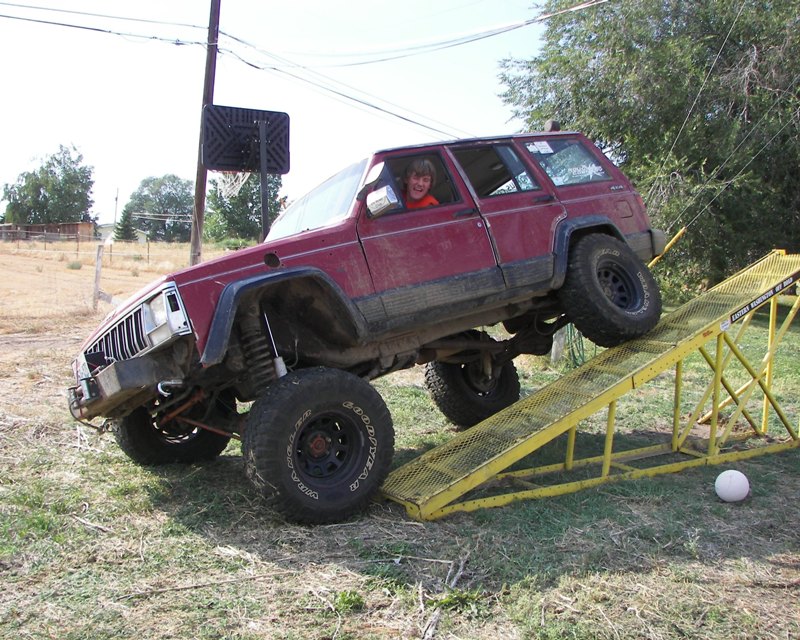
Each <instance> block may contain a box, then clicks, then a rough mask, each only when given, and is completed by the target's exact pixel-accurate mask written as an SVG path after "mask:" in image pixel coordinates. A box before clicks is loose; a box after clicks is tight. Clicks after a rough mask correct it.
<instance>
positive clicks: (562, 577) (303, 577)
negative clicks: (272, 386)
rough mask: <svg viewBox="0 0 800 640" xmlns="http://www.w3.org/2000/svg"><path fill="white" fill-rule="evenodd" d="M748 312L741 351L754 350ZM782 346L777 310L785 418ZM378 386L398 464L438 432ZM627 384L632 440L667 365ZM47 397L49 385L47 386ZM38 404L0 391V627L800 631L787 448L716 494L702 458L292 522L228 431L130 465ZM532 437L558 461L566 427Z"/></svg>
mask: <svg viewBox="0 0 800 640" xmlns="http://www.w3.org/2000/svg"><path fill="white" fill-rule="evenodd" d="M754 330H755V331H754V333H755V335H753V336H752V338H753V340H752V344H751V343H750V340H751V337H750V336H748V338H747V341H746V343H745V344H744V347H743V348H747V349H752V350H753V351H754V352H757V349H756V347H757V345H756V344H755V342H757V340H755V338H757V337H759V336H760V337H761V338H763V337H764V331H765V328H764V326H763V323H756V326H755V327H754ZM798 354H800V331H798V329H797V328H793V329H792V330H791V332H790V334H789V335H788V336H787V338H786V343H785V345H784V346H783V347H782V349H781V351H780V352H779V356H778V359H777V360H776V366H777V368H778V371H777V373H776V378H775V382H774V388H775V390H776V393H777V394H778V395H779V396H780V398H781V401H782V402H783V403H785V406H784V408H785V409H786V410H787V411H789V412H790V413H791V419H792V421H793V424H794V425H797V424H798V413H800V411H798V409H800V408H799V407H798V402H800V401H798V400H797V398H798V397H800V359H798V357H797V356H798ZM42 357H43V358H46V357H47V355H46V354H45V355H42ZM61 365H63V363H56V364H55V365H53V366H61ZM42 366H43V367H44V366H46V365H45V364H42ZM518 367H519V368H520V372H521V378H522V382H523V388H525V389H527V390H531V391H532V390H533V389H535V388H538V387H540V386H543V385H544V384H547V383H548V382H549V381H552V380H555V379H557V377H558V376H559V375H560V373H562V371H560V370H558V369H557V368H554V367H553V366H552V365H551V364H550V363H549V361H548V360H547V359H546V358H532V357H526V358H521V359H520V362H519V363H518ZM686 369H687V370H686V376H687V377H686V382H685V391H686V394H687V403H689V402H690V401H691V400H692V399H693V398H695V397H697V396H699V394H700V393H701V392H702V390H703V388H704V384H705V382H704V381H707V379H708V371H707V367H706V365H705V364H704V363H703V362H700V361H699V359H696V358H692V359H691V361H689V362H687V366H686ZM731 375H732V377H734V375H738V374H733V373H732V374H731ZM56 382H58V380H57V381H56ZM375 386H376V387H377V388H378V389H379V390H380V392H381V394H382V395H383V396H384V398H385V399H386V401H387V403H388V405H389V407H390V409H391V411H392V415H393V418H394V422H395V428H396V431H397V455H396V460H395V463H394V464H395V465H399V464H402V463H403V462H405V461H407V460H409V459H411V458H412V457H414V456H416V455H418V454H419V453H420V452H422V451H425V450H427V449H430V448H431V447H434V446H436V445H437V444H440V443H442V442H445V441H446V440H447V439H449V438H451V437H452V436H453V435H454V434H455V433H456V431H455V429H454V428H453V427H452V426H451V425H449V424H448V423H447V422H446V421H445V420H444V419H443V418H442V417H441V415H440V414H439V413H438V412H437V411H436V410H435V409H434V408H433V406H432V405H431V403H430V401H429V400H428V398H427V394H426V392H425V390H424V388H423V387H422V383H421V377H420V376H419V374H413V373H403V374H399V375H397V376H391V377H389V378H386V379H383V380H379V381H376V383H375ZM642 392H643V395H641V396H639V395H635V394H632V395H631V396H630V397H626V398H625V399H624V400H623V401H621V402H620V406H619V407H618V438H619V439H620V440H621V441H622V442H623V443H630V444H631V445H632V446H638V444H639V443H640V442H642V441H647V440H648V438H650V437H651V436H652V434H653V430H654V429H656V428H657V427H658V428H663V426H664V425H667V426H668V425H669V421H670V418H671V393H672V384H671V380H670V379H669V378H668V376H665V377H664V378H660V379H659V380H658V381H657V382H656V384H655V385H654V386H653V387H652V388H651V387H648V388H645V389H643V390H642ZM61 394H62V391H61V389H60V387H59V386H58V385H57V384H55V383H54V385H53V389H52V397H53V404H56V403H58V402H61V403H62V404H63V397H62V395H61ZM7 406H8V405H3V407H7ZM49 407H50V403H48V406H47V408H45V407H44V406H43V407H42V408H41V410H37V411H32V415H35V416H36V417H33V418H31V419H21V418H18V417H14V415H15V414H13V412H11V411H7V410H6V409H4V408H0V638H9V639H10V638H26V639H27V638H36V639H38V638H42V639H44V638H51V637H58V638H62V639H63V638H66V639H75V640H77V639H81V640H83V639H85V638H92V639H101V640H105V639H109V640H110V639H112V638H113V639H115V640H117V639H125V638H131V639H137V640H140V639H142V638H147V639H148V640H150V639H155V640H160V639H167V638H171V639H172V638H186V639H190V638H191V639H195V638H201V639H222V638H225V639H231V640H233V639H236V640H256V639H263V638H283V639H294V638H296V639H298V640H299V639H303V640H306V639H318V640H322V639H326V640H327V639H333V638H336V639H337V640H342V639H346V638H353V639H356V638H357V639H362V638H367V639H370V638H375V639H389V638H392V639H393V638H419V637H423V636H424V634H425V633H426V630H428V631H427V632H428V634H429V635H428V637H437V638H469V639H477V640H481V639H496V638H525V639H552V640H556V639H559V640H560V639H562V638H576V639H586V640H588V639H592V640H594V639H597V638H600V639H605V638H608V639H609V640H610V639H631V640H633V639H639V638H659V639H667V640H672V639H676V640H677V639H679V638H709V639H712V640H715V639H719V640H723V639H724V640H729V639H731V638H735V639H744V638H759V639H762V638H763V639H771V638H775V639H778V638H789V637H800V609H798V607H797V606H795V601H796V599H797V594H798V585H799V584H800V529H799V528H798V525H797V523H798V522H800V501H799V500H798V489H800V453H799V452H798V451H797V450H792V451H788V452H784V453H781V454H777V455H770V456H762V457H757V458H753V459H750V460H746V461H741V462H737V463H736V464H734V465H730V466H733V467H735V468H737V469H740V470H742V471H743V472H745V474H747V476H748V477H749V479H750V482H751V486H752V495H751V496H750V497H749V498H748V499H746V500H745V501H743V502H741V503H735V504H725V503H722V502H720V501H719V500H718V499H717V498H716V496H715V495H714V491H713V483H714V479H715V477H716V475H717V474H718V473H719V471H720V468H718V467H700V468H695V469H689V470H685V471H683V472H680V473H677V474H672V475H664V476H657V477H654V478H649V479H644V480H639V481H631V482H622V483H617V484H609V485H604V486H602V487H599V488H596V489H590V490H585V491H582V492H578V493H574V494H570V495H565V496H560V497H556V498H550V499H544V500H535V501H523V502H517V503H514V504H512V505H510V506H508V507H504V508H499V509H485V510H479V511H476V512H473V513H465V514H456V515H453V516H450V517H448V518H444V519H442V520H440V521H434V522H416V521H412V520H410V519H409V518H408V517H407V516H406V515H405V513H404V511H403V509H402V508H401V507H400V506H398V505H395V504H392V503H375V504H374V505H372V506H371V508H370V509H369V511H368V513H366V514H365V515H364V516H363V517H360V518H358V519H355V520H353V521H350V522H347V523H343V524H340V525H331V526H320V527H302V526H296V525H292V524H290V523H287V522H285V521H283V520H282V519H280V518H279V517H278V516H276V515H275V514H274V513H272V512H270V511H269V510H268V509H266V508H265V507H264V506H263V505H262V504H261V502H260V501H259V499H258V498H257V497H256V495H255V492H254V491H253V490H252V489H251V488H250V486H249V485H248V483H247V481H246V479H245V477H244V473H243V470H242V464H241V450H240V448H239V446H238V445H237V444H232V445H231V446H230V447H229V448H228V449H227V450H226V451H225V453H224V454H223V455H222V456H221V457H220V458H219V459H217V460H216V461H213V462H210V463H206V464H198V465H167V466H164V467H158V468H143V467H139V466H137V465H135V464H133V463H132V462H130V461H129V460H128V459H127V458H126V457H125V456H124V455H123V454H122V453H121V452H120V451H119V450H118V448H117V447H116V444H115V443H114V440H113V438H112V437H111V436H110V435H109V434H103V435H98V434H96V433H94V432H91V431H89V430H87V429H85V428H83V427H80V428H79V429H76V425H75V423H74V422H73V421H72V420H71V419H70V418H69V416H68V415H65V413H66V410H64V411H63V412H59V411H53V410H52V409H50V408H49ZM604 429H605V417H604V415H599V416H596V417H593V418H592V419H591V420H588V421H587V422H586V424H585V425H582V426H581V429H580V437H579V447H580V448H581V450H586V451H590V450H593V449H596V448H597V447H598V446H600V447H602V434H603V432H604ZM76 431H77V433H79V434H80V435H81V437H80V438H76ZM775 433H776V434H777V433H778V432H777V431H776V432H775ZM536 455H537V456H539V457H540V458H541V459H543V460H544V459H547V460H550V459H552V460H558V459H559V457H560V456H562V455H563V442H554V443H553V444H551V445H549V446H548V447H545V448H544V450H543V451H541V452H539V453H537V454H536ZM524 462H525V463H527V462H530V461H529V460H526V461H524Z"/></svg>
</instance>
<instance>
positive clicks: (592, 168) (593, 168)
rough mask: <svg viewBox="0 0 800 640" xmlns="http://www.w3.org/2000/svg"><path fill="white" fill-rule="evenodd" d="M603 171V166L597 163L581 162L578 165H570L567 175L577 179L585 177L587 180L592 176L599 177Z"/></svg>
mask: <svg viewBox="0 0 800 640" xmlns="http://www.w3.org/2000/svg"><path fill="white" fill-rule="evenodd" d="M604 173H605V172H604V171H603V167H601V166H600V165H599V164H583V165H581V166H579V167H570V168H569V175H570V176H571V177H573V178H577V179H579V180H578V181H581V180H580V178H585V179H587V180H591V179H592V178H599V177H601V176H602V175H603V174H604Z"/></svg>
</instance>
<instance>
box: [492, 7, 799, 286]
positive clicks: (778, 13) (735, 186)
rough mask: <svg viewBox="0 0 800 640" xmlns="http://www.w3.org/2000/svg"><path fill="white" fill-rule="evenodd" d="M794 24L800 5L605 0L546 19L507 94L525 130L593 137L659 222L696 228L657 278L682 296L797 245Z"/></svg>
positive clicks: (514, 63)
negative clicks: (539, 42)
mask: <svg viewBox="0 0 800 640" xmlns="http://www.w3.org/2000/svg"><path fill="white" fill-rule="evenodd" d="M573 4H574V3H573V2H572V0H553V1H549V2H545V3H543V4H542V5H541V6H540V7H539V8H540V10H541V11H542V12H544V13H550V12H556V11H558V10H561V9H564V8H567V7H568V6H572V5H573ZM799 27H800V17H799V16H798V11H797V2H796V1H794V0H774V1H770V2H759V1H756V0H698V1H695V2H678V1H674V0H638V1H637V2H608V3H605V4H602V5H598V6H597V7H595V8H593V9H591V10H584V11H577V12H571V13H565V14H562V15H557V16H555V17H553V18H551V19H550V20H549V21H548V22H547V29H546V33H545V42H544V46H543V47H542V49H541V52H540V54H539V55H537V56H536V57H534V58H532V59H530V60H517V59H507V60H504V61H503V63H502V75H501V77H502V81H503V83H504V85H505V86H506V91H505V92H504V94H503V99H504V100H505V101H506V103H507V104H508V105H509V106H511V107H512V109H513V112H514V115H515V116H517V117H519V118H521V119H522V120H523V121H524V122H525V124H526V127H527V128H528V129H529V130H534V131H535V130H540V129H541V128H542V125H543V123H544V122H545V121H546V120H548V119H550V118H556V119H557V120H559V121H560V122H561V125H562V128H563V129H577V130H581V131H583V132H585V133H586V134H587V135H588V136H589V137H590V138H592V139H594V140H595V141H596V142H597V143H598V144H599V145H600V146H601V147H602V148H604V149H605V150H606V151H607V152H608V153H609V155H611V156H612V157H613V158H614V159H615V160H616V161H617V162H619V163H620V164H621V165H622V167H623V169H624V170H625V172H626V173H627V175H628V176H629V177H631V179H632V180H634V182H635V183H636V185H637V187H638V188H639V190H640V191H641V192H642V194H643V195H644V196H645V201H646V204H647V205H648V208H649V211H650V215H651V218H652V219H653V221H654V223H655V226H658V227H661V228H663V229H665V230H667V231H668V232H669V234H670V235H671V234H674V233H676V232H677V231H678V230H679V229H680V228H681V227H682V226H688V233H687V234H686V235H685V236H684V237H683V239H682V240H681V241H680V242H679V243H678V244H677V245H676V247H675V248H674V249H673V250H672V251H671V252H670V253H669V254H668V257H667V258H666V259H665V260H664V262H663V264H662V265H661V267H660V268H659V270H658V274H657V275H658V276H659V278H660V279H661V280H662V286H664V287H665V288H666V289H667V293H668V296H669V295H670V294H671V295H673V296H675V295H677V296H678V297H681V296H684V297H685V296H686V294H688V293H690V292H691V290H692V289H694V288H698V287H703V286H705V285H707V284H713V283H716V282H718V281H720V280H722V279H723V278H724V277H725V276H726V275H728V274H730V273H731V272H733V271H735V270H738V269H739V268H742V267H744V266H746V265H747V264H749V263H751V262H752V261H753V260H754V259H756V258H758V257H760V256H762V255H763V254H765V253H766V252H767V251H769V250H770V249H772V248H776V247H777V248H784V249H787V250H789V251H793V252H794V251H798V250H800V226H799V225H798V221H799V217H800V212H799V211H798V205H799V204H800V178H799V177H798V170H800V131H799V129H798V123H800V97H798V91H797V86H798V80H800V35H798V34H800V28H799Z"/></svg>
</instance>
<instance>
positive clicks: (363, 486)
mask: <svg viewBox="0 0 800 640" xmlns="http://www.w3.org/2000/svg"><path fill="white" fill-rule="evenodd" d="M242 454H243V455H244V461H245V471H246V473H247V476H248V478H249V479H250V481H251V482H252V483H253V484H254V485H255V487H256V488H257V489H258V491H259V492H260V493H261V494H262V496H263V497H264V498H265V499H266V500H267V502H268V504H269V505H270V506H271V507H272V508H274V509H275V510H276V511H278V512H279V513H280V514H282V515H283V516H284V517H285V518H287V519H288V520H292V521H294V522H300V523H305V524H323V523H330V522H339V521H342V520H345V519H347V518H349V517H350V516H352V515H354V514H356V513H359V512H361V511H363V510H364V509H366V507H367V505H368V504H369V502H370V500H371V499H372V498H373V497H374V496H375V495H376V494H377V492H378V490H379V489H380V487H381V485H382V484H383V481H384V479H385V478H386V474H387V473H388V471H389V466H390V464H391V461H392V456H393V455H394V427H393V425H392V418H391V416H390V415H389V410H388V409H387V407H386V404H385V403H384V402H383V399H382V398H381V397H380V395H378V392H377V391H375V389H373V388H372V386H371V385H370V384H369V383H368V382H366V381H364V380H362V379H361V378H359V377H357V376H354V375H352V374H350V373H347V372H345V371H339V370H336V369H326V368H315V369H305V370H301V371H297V372H293V373H289V374H287V375H285V376H283V377H282V378H281V379H280V380H278V381H277V382H275V383H273V384H272V385H270V386H269V387H268V388H267V389H266V391H265V392H264V393H263V395H262V396H261V397H260V398H259V399H258V400H256V402H255V403H254V404H253V406H252V408H251V409H250V414H249V416H248V418H247V423H246V426H245V430H244V435H243V437H242Z"/></svg>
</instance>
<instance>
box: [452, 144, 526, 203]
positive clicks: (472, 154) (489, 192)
mask: <svg viewBox="0 0 800 640" xmlns="http://www.w3.org/2000/svg"><path fill="white" fill-rule="evenodd" d="M453 155H454V156H455V157H456V160H458V163H459V164H460V165H461V167H462V168H463V169H464V173H465V174H466V175H467V179H468V180H469V181H470V183H471V184H472V188H473V189H474V190H475V193H476V194H477V195H478V197H479V198H488V197H491V196H500V195H504V194H507V193H519V192H520V191H535V190H536V189H539V188H540V187H539V185H538V184H536V182H535V180H534V179H533V177H532V176H531V175H530V174H529V173H528V172H527V170H526V169H525V166H524V165H523V164H522V162H521V161H520V159H519V158H518V157H517V154H516V153H515V152H514V150H513V149H512V148H511V147H510V146H507V145H497V146H491V147H488V146H487V147H478V148H476V149H454V150H453Z"/></svg>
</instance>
